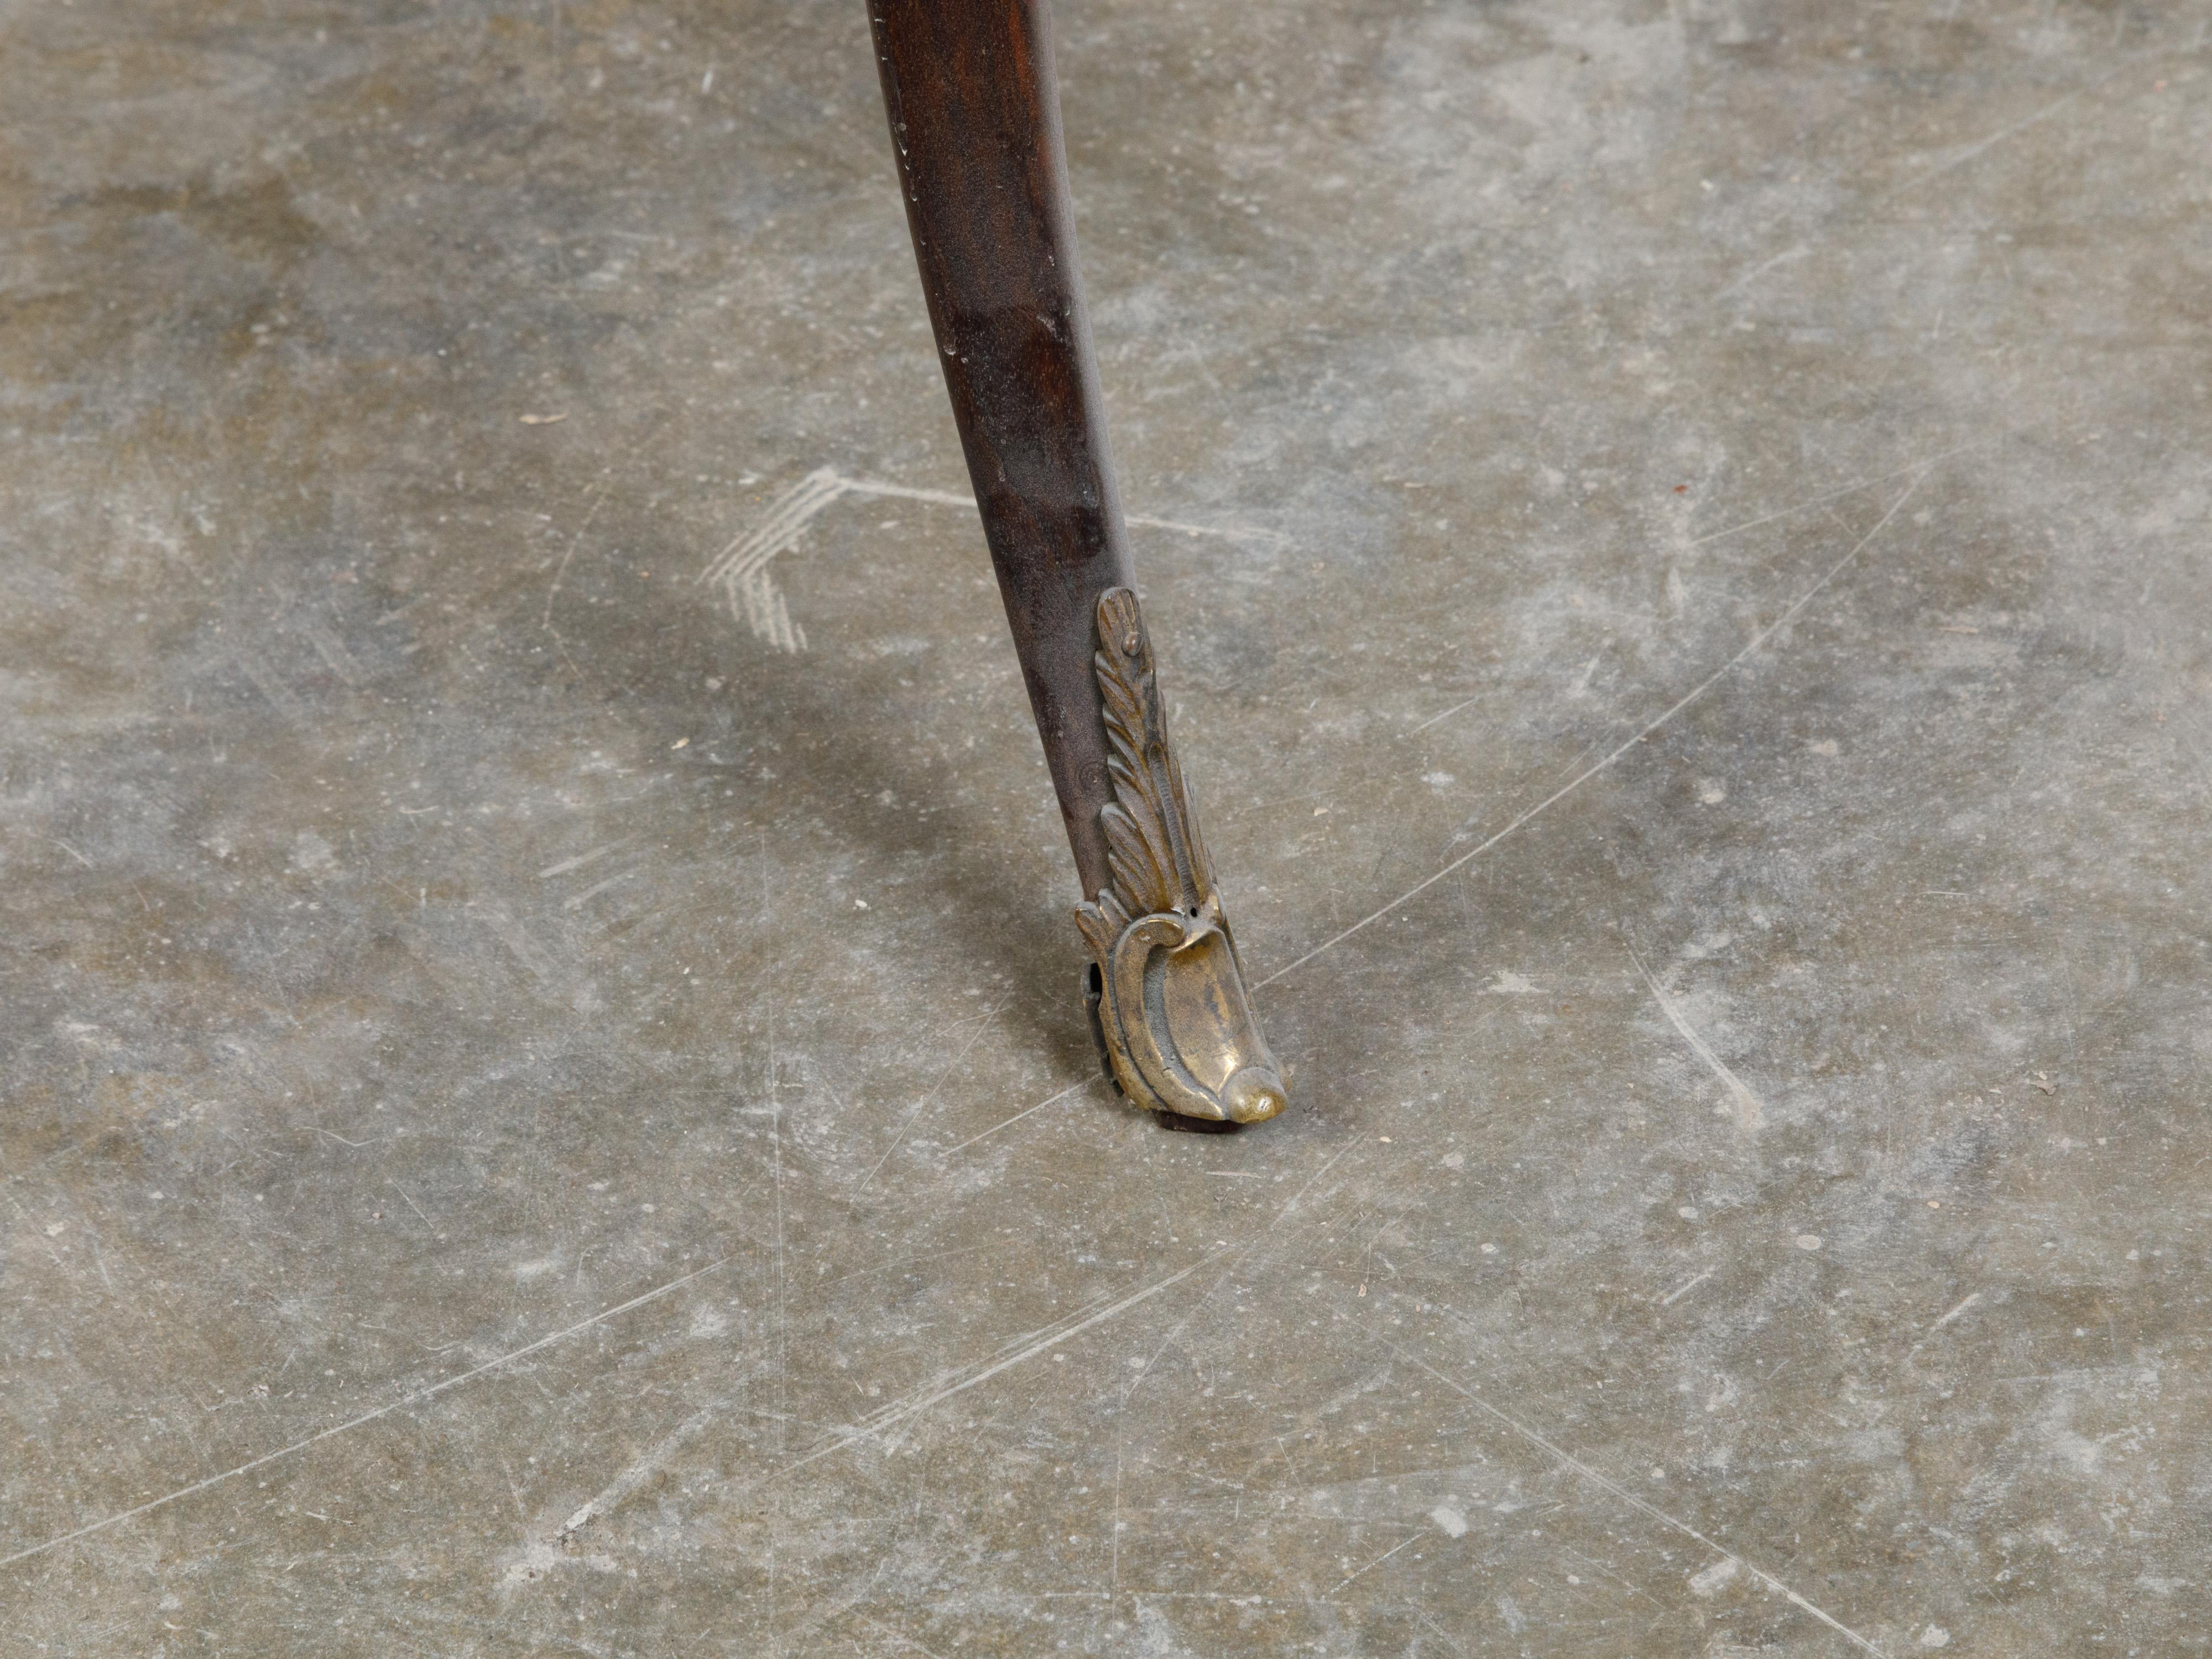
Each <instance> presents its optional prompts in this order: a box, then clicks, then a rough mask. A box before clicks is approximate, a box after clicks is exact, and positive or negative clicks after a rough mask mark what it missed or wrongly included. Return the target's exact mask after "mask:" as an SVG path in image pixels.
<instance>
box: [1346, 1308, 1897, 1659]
mask: <svg viewBox="0 0 2212 1659" xmlns="http://www.w3.org/2000/svg"><path fill="white" fill-rule="evenodd" d="M1380 1340H1381V1341H1382V1343H1383V1346H1384V1347H1386V1348H1388V1349H1389V1350H1390V1352H1392V1353H1394V1354H1396V1355H1397V1356H1398V1358H1401V1359H1402V1360H1404V1361H1405V1362H1406V1363H1407V1364H1409V1365H1413V1366H1416V1367H1418V1368H1419V1369H1420V1370H1425V1371H1426V1372H1427V1373H1428V1374H1429V1375H1430V1376H1433V1377H1434V1378H1436V1379H1437V1382H1439V1383H1443V1385H1444V1386H1445V1387H1446V1388H1448V1389H1450V1390H1451V1391H1452V1392H1453V1393H1455V1394H1456V1395H1460V1396H1461V1397H1462V1399H1465V1400H1467V1401H1469V1402H1470V1403H1471V1404H1473V1405H1474V1406H1475V1407H1477V1408H1478V1409H1480V1410H1481V1411H1484V1412H1486V1413H1488V1414H1489V1415H1491V1416H1492V1417H1494V1418H1496V1419H1498V1421H1499V1422H1500V1423H1503V1424H1504V1425H1505V1426H1506V1427H1507V1428H1509V1429H1510V1430H1512V1431H1513V1432H1514V1433H1516V1434H1517V1435H1519V1436H1520V1437H1522V1439H1523V1440H1526V1441H1527V1442H1528V1443H1529V1444H1530V1445H1532V1446H1534V1447H1535V1448H1536V1449H1538V1450H1540V1451H1541V1452H1543V1453H1544V1454H1545V1455H1547V1456H1549V1457H1552V1458H1553V1459H1555V1460H1556V1461H1557V1462H1559V1465H1560V1467H1561V1468H1568V1469H1572V1470H1573V1471H1574V1472H1575V1473H1576V1474H1578V1475H1580V1476H1582V1477H1583V1480H1587V1481H1589V1483H1590V1484H1591V1485H1592V1486H1596V1487H1598V1488H1599V1489H1600V1490H1601V1491H1603V1492H1608V1493H1610V1494H1611V1495H1612V1496H1613V1497H1614V1498H1618V1499H1619V1500H1620V1502H1622V1503H1624V1504H1627V1505H1628V1507H1629V1508H1631V1509H1632V1510H1635V1511H1636V1512H1637V1513H1638V1514H1639V1515H1642V1516H1646V1517H1648V1518H1649V1519H1650V1520H1653V1521H1656V1522H1659V1523H1660V1525H1662V1526H1663V1527H1666V1528H1669V1529H1671V1530H1672V1531H1674V1532H1678V1533H1680V1534H1682V1536H1683V1537H1685V1538H1692V1539H1695V1540H1696V1541H1698V1542H1699V1543H1700V1544H1703V1545H1704V1546H1705V1547H1706V1548H1707V1549H1709V1550H1711V1551H1712V1552H1713V1553H1715V1554H1716V1555H1722V1556H1725V1557H1727V1558H1728V1559H1729V1560H1731V1561H1735V1562H1739V1563H1741V1565H1742V1567H1743V1570H1744V1571H1746V1572H1747V1573H1749V1574H1750V1575H1751V1576H1752V1577H1754V1578H1756V1579H1757V1580H1759V1583H1762V1584H1764V1585H1765V1586H1766V1587H1767V1589H1771V1590H1772V1591H1773V1592H1774V1593H1775V1594H1776V1595H1779V1596H1781V1597H1782V1598H1783V1600H1784V1601H1788V1602H1789V1603H1790V1606H1791V1607H1796V1608H1797V1609H1798V1610H1799V1611H1800V1612H1802V1613H1810V1614H1811V1615H1812V1616H1813V1617H1814V1618H1815V1619H1817V1620H1820V1622H1821V1623H1822V1624H1824V1625H1826V1626H1827V1627H1828V1628H1829V1629H1830V1630H1832V1631H1834V1632H1836V1633H1837V1634H1838V1636H1841V1637H1842V1638H1844V1640H1845V1641H1847V1642H1850V1644H1852V1645H1853V1646H1855V1647H1857V1649H1858V1650H1860V1651H1861V1652H1863V1653H1871V1654H1874V1655H1875V1656H1876V1659H1888V1655H1887V1653H1886V1652H1884V1650H1882V1649H1881V1647H1879V1646H1878V1645H1876V1644H1875V1643H1873V1642H1871V1641H1869V1640H1868V1639H1867V1638H1865V1637H1863V1636H1862V1635H1860V1634H1859V1633H1858V1632H1857V1631H1855V1630H1853V1629H1852V1628H1851V1627H1850V1626H1848V1625H1846V1624H1844V1622H1843V1621H1842V1620H1839V1619H1838V1618H1836V1617H1835V1616H1834V1615H1833V1614H1832V1613H1826V1612H1824V1611H1822V1610H1821V1609H1820V1608H1819V1607H1815V1606H1814V1605H1813V1603H1811V1602H1810V1601H1807V1600H1806V1599H1805V1598H1804V1597H1803V1596H1802V1595H1798V1593H1797V1592H1796V1590H1794V1589H1790V1586H1789V1585H1787V1584H1785V1583H1783V1582H1782V1581H1781V1580H1780V1579H1779V1578H1777V1577H1775V1576H1774V1575H1773V1574H1772V1573H1771V1572H1767V1571H1763V1570H1762V1569H1760V1568H1759V1567H1756V1566H1753V1565H1752V1564H1751V1563H1750V1562H1748V1561H1746V1560H1744V1559H1743V1557H1741V1555H1738V1554H1737V1553H1735V1551H1734V1550H1732V1549H1729V1548H1728V1547H1725V1546H1724V1545H1721V1544H1717V1543H1715V1542H1714V1541H1712V1540H1711V1539H1710V1538H1708V1537H1706V1536H1705V1534H1703V1533H1701V1532H1699V1530H1698V1529H1697V1528H1695V1527H1693V1526H1692V1525H1690V1523H1689V1522H1686V1521H1677V1520H1676V1519H1675V1518H1674V1516H1671V1515H1669V1514H1668V1513H1667V1511H1666V1510H1662V1509H1661V1508H1659V1507H1658V1505H1656V1504H1651V1503H1647V1502H1646V1501H1645V1500H1644V1499H1643V1498H1638V1496H1637V1495H1636V1494H1635V1493H1634V1492H1631V1491H1629V1490H1628V1488H1627V1487H1626V1486H1622V1485H1621V1484H1620V1482H1619V1481H1617V1480H1613V1479H1611V1478H1610V1477H1608V1476H1607V1475H1603V1474H1599V1473H1598V1471H1597V1470H1595V1469H1594V1468H1591V1467H1590V1466H1589V1464H1587V1463H1585V1462H1583V1461H1582V1459H1580V1458H1579V1457H1577V1456H1575V1455H1573V1454H1572V1453H1571V1452H1570V1451H1568V1450H1566V1449H1565V1448H1564V1447H1561V1446H1558V1445H1555V1444H1553V1443H1552V1442H1551V1441H1549V1440H1547V1439H1546V1438H1545V1437H1543V1436H1542V1435H1541V1434H1539V1433H1537V1432H1536V1431H1535V1430H1534V1429H1532V1428H1529V1427H1528V1425H1525V1424H1523V1423H1522V1422H1521V1421H1520V1420H1519V1419H1516V1418H1513V1417H1509V1416H1507V1415H1506V1414H1505V1413H1504V1412H1502V1411H1500V1410H1498V1407H1495V1406H1493V1405H1492V1404H1491V1403H1490V1402H1489V1401H1487V1400H1485V1399H1484V1398H1483V1397H1482V1396H1481V1395H1479V1394H1477V1393H1476V1392H1475V1391H1474V1389H1470V1388H1468V1387H1467V1386H1466V1385H1465V1384H1464V1383H1461V1382H1460V1381H1459V1380H1458V1379H1457V1378H1455V1377H1451V1376H1446V1375H1445V1374H1444V1373H1443V1372H1442V1371H1440V1370H1437V1368H1436V1367H1435V1366H1434V1365H1431V1364H1429V1363H1428V1362H1427V1361H1426V1360H1425V1359H1422V1358H1419V1356H1418V1355H1415V1354H1411V1353H1408V1352H1406V1350H1405V1349H1403V1348H1401V1347H1400V1346H1398V1345H1397V1344H1396V1343H1395V1342H1393V1341H1391V1340H1389V1338H1387V1337H1385V1338H1382V1339H1380ZM1400 1547H1401V1548H1402V1547H1403V1546H1402V1545H1401V1546H1400Z"/></svg>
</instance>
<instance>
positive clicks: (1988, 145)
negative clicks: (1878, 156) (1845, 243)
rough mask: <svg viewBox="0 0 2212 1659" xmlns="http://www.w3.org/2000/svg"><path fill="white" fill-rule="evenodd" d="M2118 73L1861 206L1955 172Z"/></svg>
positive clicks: (1876, 204) (1885, 201) (1884, 202)
mask: <svg viewBox="0 0 2212 1659" xmlns="http://www.w3.org/2000/svg"><path fill="white" fill-rule="evenodd" d="M2118 73H2119V70H2117V69H2115V70H2108V71H2106V73H2105V74H2103V75H2100V76H2098V77H2097V78H2096V79H2095V80H2094V81H2093V82H2090V83H2089V84H2088V85H2087V86H2086V87H2076V88H2075V89H2074V90H2073V91H2071V92H2069V93H2068V94H2066V95H2065V96H2064V97H2063V98H2059V99H2055V100H2052V101H2051V102H2050V103H2048V104H2045V106H2043V107H2042V108H2041V109H2039V110H2037V111H2036V112H2035V113H2033V115H2027V116H2023V117H2022V118H2021V119H2019V120H2017V121H2015V122H2014V123H2013V124H2012V125H2010V126H2008V127H2000V128H1998V129H1997V130H1996V131H1995V132H1993V133H1991V134H1990V136H1989V137H1986V138H1982V139H1978V140H1977V141H1976V142H1974V143H1971V144H1968V145H1967V146H1966V148H1965V149H1962V150H1960V151H1959V152H1958V154H1956V155H1954V156H1952V157H1951V159H1950V160H1949V161H1944V162H1941V163H1939V164H1938V165H1936V166H1935V167H1929V169H1928V170H1927V171H1926V172H1924V173H1916V174H1914V175H1913V176H1912V177H1911V178H1910V179H1906V180H1905V182H1904V183H1903V184H1901V185H1896V186H1894V187H1893V188H1892V189H1889V190H1887V191H1883V192H1882V193H1881V195H1880V196H1877V197H1875V198H1874V200H1873V201H1871V202H1869V203H1868V204H1866V207H1865V208H1864V209H1863V211H1865V212H1868V213H1872V212H1874V211H1875V210H1876V209H1878V208H1883V207H1887V206H1888V205H1889V204H1890V203H1892V202H1893V201H1895V200H1896V199H1897V198H1898V197H1900V196H1902V195H1904V194H1905V192H1906V191H1914V190H1917V189H1919V188H1920V186H1921V185H1925V184H1931V183H1933V182H1934V181H1935V180H1936V179H1941V178H1942V176H1943V175H1944V174H1945V173H1955V172H1957V171H1958V170H1959V169H1960V167H1964V166H1966V163H1967V162H1969V161H1973V160H1974V159H1975V158H1976V157H1977V156H1979V155H1982V154H1983V153H1984V151H1987V150H1990V149H1995V148H1996V146H1997V145H1999V144H2002V143H2004V141H2005V140H2006V139H2008V138H2011V137H2016V136H2017V135H2019V134H2021V133H2023V132H2026V131H2027V130H2028V129H2029V128H2030V127H2032V126H2033V125H2036V124H2037V123H2038V122H2039V121H2042V120H2045V119H2046V118H2049V117H2051V116H2053V115H2056V114H2057V113H2058V112H2059V111H2060V110H2062V109H2064V108H2065V107H2066V106H2067V105H2069V104H2070V103H2073V102H2075V100H2077V99H2079V98H2081V96H2082V95H2083V94H2087V93H2092V92H2094V91H2096V90H2097V88H2100V87H2101V86H2103V85H2104V84H2105V82H2107V81H2109V80H2111V79H2112V76H2115V75H2118Z"/></svg>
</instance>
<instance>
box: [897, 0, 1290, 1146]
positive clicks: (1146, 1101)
mask: <svg viewBox="0 0 2212 1659" xmlns="http://www.w3.org/2000/svg"><path fill="white" fill-rule="evenodd" d="M869 14H870V17H871V20H872V23H873V25H874V30H875V43H876V58H877V62H878V66H879V67H880V69H881V70H882V72H883V82H884V105H885V106H886V108H887V110H888V111H889V113H890V125H891V143H892V145H893V148H894V149H895V150H896V153H897V157H898V170H899V181H900V184H901V185H902V187H903V191H904V194H905V196H906V209H907V220H908V224H909V226H910V227H911V228H912V229H913V232H914V248H915V258H916V259H917V260H918V261H919V262H920V264H921V285H922V289H923V292H924V293H925V294H926V295H927V296H928V301H929V317H930V322H931V324H932V325H933V327H934V328H935V330H936V334H937V349H938V356H939V362H942V363H943V365H944V368H945V385H946V386H947V387H948V388H950V390H951V394H952V412H953V416H954V418H955V419H956V420H957V422H958V423H959V427H960V441H961V444H962V446H963V448H964V449H965V450H966V452H967V456H968V471H969V477H971V478H973V480H974V481H975V500H976V501H977V503H978V505H979V506H980V507H981V509H982V515H983V531H984V534H985V536H986V537H987V538H988V540H989V542H990V546H991V562H992V563H993V564H994V566H995V567H996V568H997V570H998V573H999V589H1000V593H1001V594H1002V595H1003V596H1004V597H1005V599H1006V620H1007V621H1008V623H1011V624H1012V629H1013V635H1014V647H1015V649H1016V651H1017V652H1018V653H1019V655H1020V657H1021V663H1022V675H1023V678H1024V679H1025V680H1026V681H1027V683H1028V685H1029V692H1030V706H1031V707H1032V708H1034V709H1035V710H1036V722H1037V732H1038V735H1039V736H1041V737H1042V738H1043V740H1044V752H1045V758H1046V760H1047V762H1048V764H1049V765H1050V767H1051V769H1052V781H1053V787H1054V789H1055V790H1057V791H1058V792H1059V795H1060V813H1061V816H1062V817H1064V818H1065V820H1066V826H1067V839H1068V843H1069V845H1070V846H1071V847H1073V848H1074V851H1075V868H1076V873H1077V875H1078V876H1079V878H1080V879H1081V881H1082V884H1083V891H1084V893H1085V896H1086V899H1087V901H1088V902H1085V903H1083V904H1081V905H1079V906H1078V907H1077V908H1076V913H1075V915H1076V925H1077V927H1079V929H1080V930H1081V931H1082V933H1083V937H1084V939H1085V943H1086V944H1087V945H1089V946H1090V949H1091V957H1092V966H1091V970H1090V1000H1091V1007H1092V1010H1093V1014H1094V1018H1095V1022H1096V1024H1095V1029H1096V1030H1097V1033H1098V1036H1099V1042H1100V1045H1101V1047H1102V1048H1103V1049H1104V1051H1105V1058H1106V1061H1107V1065H1108V1068H1109V1072H1110V1073H1111V1074H1112V1076H1113V1078H1114V1080H1115V1082H1116V1083H1117V1084H1118V1085H1120V1086H1121V1091H1122V1092H1123V1093H1125V1094H1127V1096H1128V1097H1130V1098H1131V1099H1132V1100H1133V1101H1136V1102H1137V1103H1139V1104H1140V1105H1144V1106H1147V1107H1150V1108H1152V1109H1154V1110H1156V1111H1163V1112H1170V1113H1175V1114H1177V1115H1182V1116H1185V1117H1194V1118H1211V1119H1215V1120H1224V1119H1225V1120H1231V1121H1237V1122H1256V1121H1259V1120H1261V1119H1262V1118H1269V1117H1273V1115H1275V1114H1276V1113H1278V1112H1279V1111H1281V1110H1282V1109H1283V1107H1284V1105H1285V1098H1286V1097H1285V1093H1284V1089H1283V1079H1282V1072H1281V1068H1280V1067H1279V1066H1277V1065H1276V1063H1275V1060H1274V1056H1273V1055H1272V1054H1269V1053H1268V1051H1267V1043H1266V1042H1264V1041H1263V1040H1262V1039H1261V1036H1260V1029H1259V1026H1258V1024H1257V1023H1256V1022H1255V1020H1254V1019H1253V1017H1252V1009H1251V1004H1250V1001H1249V999H1248V998H1247V996H1246V995H1245V991H1244V979H1243V969H1242V966H1241V964H1240V963H1239V962H1238V960H1237V947H1236V944H1235V942H1234V940H1233V939H1231V936H1230V932H1229V923H1228V920H1227V918H1226V917H1225V915H1223V914H1222V908H1221V897H1220V895H1219V893H1218V891H1217V890H1215V887H1214V882H1213V871H1212V866H1211V864H1210V863H1209V862H1208V860H1207V859H1206V846H1205V843H1204V842H1202V841H1201V840H1200V837H1199V831H1198V820H1197V817H1196V815H1195V814H1194V811H1193V810H1192V807H1191V804H1190V797H1189V795H1188V792H1187V791H1186V790H1185V789H1184V787H1183V781H1182V769H1181V767H1180V766H1179V765H1178V764H1177V763H1176V754H1175V750H1174V748H1173V747H1172V746H1171V745H1170V743H1169V741H1168V732H1167V726H1166V720H1165V717H1164V710H1163V708H1162V704H1161V700H1160V695H1159V690H1158V684H1157V682H1156V680H1155V678H1154V671H1153V665H1152V644H1151V641H1150V640H1149V639H1148V638H1147V636H1146V631H1145V624H1144V619H1143V617H1141V616H1140V615H1139V611H1138V608H1137V595H1136V592H1135V586H1134V585H1135V580H1136V576H1135V572H1134V571H1133V568H1131V565H1130V562H1129V549H1128V538H1127V532H1126V530H1125V529H1124V528H1123V526H1122V521H1121V500H1120V497H1119V495H1117V494H1116V492H1115V485H1114V468H1113V464H1112V461H1111V459H1109V455H1108V453H1107V447H1106V422H1105V416H1104V411H1103V409H1102V408H1101V406H1100V403H1099V396H1098V374H1097V365H1096V363H1095V362H1094V361H1093V358H1092V356H1091V331H1090V325H1089V323H1088V322H1087V321H1086V319H1085V314H1084V308H1083V285H1082V281H1081V278H1080V277H1079V275H1078V273H1077V270H1076V264H1075V232H1074V223H1073V213H1072V211H1071V210H1070V207H1069V202H1068V187H1067V165H1066V156H1065V154H1064V152H1063V149H1062V147H1061V143H1060V100H1059V94H1058V92H1057V90H1056V89H1055V88H1054V82H1053V71H1052V37H1051V29H1050V22H1049V18H1048V15H1047V11H1046V9H1045V6H1044V5H1043V3H1042V0H870V5H869Z"/></svg>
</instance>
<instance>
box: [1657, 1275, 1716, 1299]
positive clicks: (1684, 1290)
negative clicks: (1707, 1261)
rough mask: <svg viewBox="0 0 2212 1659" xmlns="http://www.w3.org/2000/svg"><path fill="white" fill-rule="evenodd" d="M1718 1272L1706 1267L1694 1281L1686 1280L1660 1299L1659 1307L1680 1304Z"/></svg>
mask: <svg viewBox="0 0 2212 1659" xmlns="http://www.w3.org/2000/svg"><path fill="white" fill-rule="evenodd" d="M1719 1271H1720V1269H1719V1268H1717V1267H1708V1268H1706V1269H1705V1272H1703V1273H1699V1275H1698V1276H1697V1277H1696V1278H1695V1279H1688V1280H1686V1281H1685V1282H1683V1283H1682V1284H1680V1285H1676V1286H1675V1287H1674V1289H1673V1290H1672V1291H1669V1292H1668V1294H1667V1295H1666V1296H1665V1297H1662V1299H1661V1301H1660V1304H1659V1305H1660V1306H1661V1307H1662V1308H1671V1307H1673V1306H1674V1304H1676V1303H1677V1302H1680V1300H1681V1299H1682V1298H1683V1297H1686V1296H1687V1295H1689V1293H1690V1292H1691V1291H1694V1290H1696V1289H1697V1288H1698V1286H1699V1285H1702V1284H1704V1283H1705V1281H1706V1280H1707V1279H1711V1277H1712V1276H1713V1275H1714V1274H1715V1273H1718V1272H1719Z"/></svg>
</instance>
